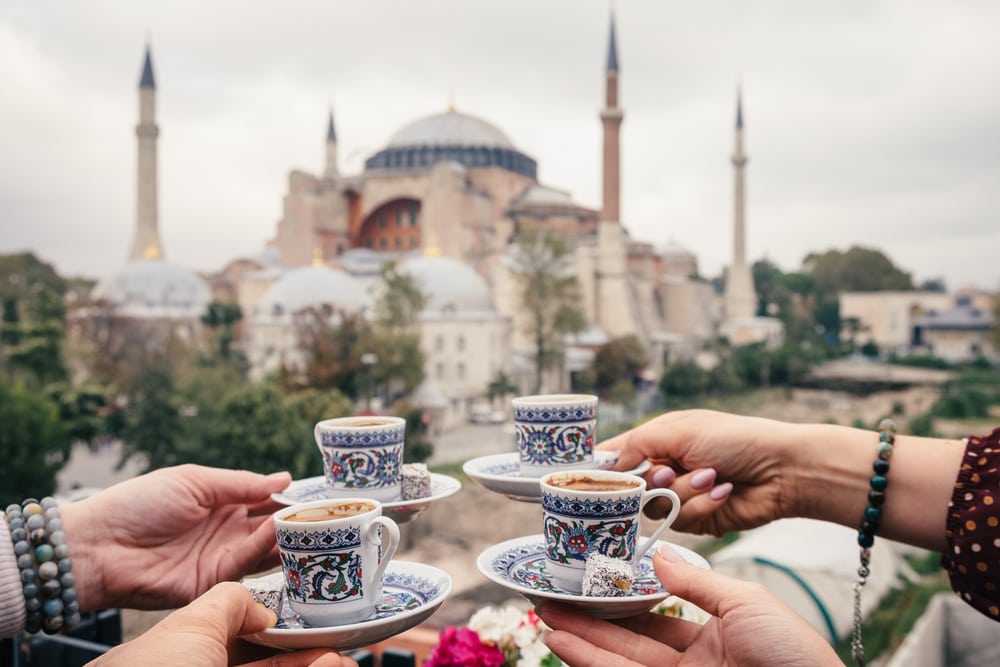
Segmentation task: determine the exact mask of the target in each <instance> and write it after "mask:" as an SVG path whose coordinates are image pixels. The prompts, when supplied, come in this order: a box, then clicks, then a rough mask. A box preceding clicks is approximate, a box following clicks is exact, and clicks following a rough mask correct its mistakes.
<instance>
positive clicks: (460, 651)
mask: <svg viewBox="0 0 1000 667" xmlns="http://www.w3.org/2000/svg"><path fill="white" fill-rule="evenodd" d="M503 663H504V657H503V653H501V652H500V649H498V648H497V647H496V646H490V645H487V644H484V643H482V642H481V641H480V640H479V635H478V634H477V633H476V631H475V630H470V629H469V628H455V627H453V626H450V625H449V626H448V627H447V628H445V629H444V630H442V631H441V636H440V638H439V639H438V645H437V646H436V647H434V652H433V653H431V655H430V657H428V658H427V660H425V661H424V665H423V667H500V666H501V665H502V664H503Z"/></svg>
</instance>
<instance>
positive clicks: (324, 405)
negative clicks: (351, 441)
mask: <svg viewBox="0 0 1000 667" xmlns="http://www.w3.org/2000/svg"><path fill="white" fill-rule="evenodd" d="M285 406H286V408H287V409H288V412H289V413H290V414H291V416H292V418H293V424H292V428H293V429H294V430H293V431H292V438H293V441H294V442H295V443H297V444H298V443H303V446H302V447H297V448H296V449H295V450H294V452H293V455H292V457H291V459H290V460H289V461H288V463H287V464H286V465H287V466H288V468H287V470H288V471H289V472H291V473H292V475H293V476H294V477H295V478H296V479H299V478H303V477H313V476H316V475H322V474H323V461H322V458H321V457H320V455H319V450H318V449H317V447H316V441H315V437H314V435H313V429H314V427H315V426H316V422H320V421H323V420H324V419H333V418H335V417H349V416H351V415H353V414H354V404H353V403H352V402H351V399H349V398H348V397H347V396H345V395H344V394H343V393H342V392H340V391H338V390H336V389H312V388H310V389H304V390H302V391H298V392H295V393H294V394H289V395H288V396H286V397H285ZM305 445H308V446H305ZM259 467H260V466H256V467H255V469H257V468H259Z"/></svg>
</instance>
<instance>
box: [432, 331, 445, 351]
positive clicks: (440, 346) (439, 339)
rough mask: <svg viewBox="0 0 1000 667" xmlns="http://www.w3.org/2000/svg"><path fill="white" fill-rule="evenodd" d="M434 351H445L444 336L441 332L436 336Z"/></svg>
mask: <svg viewBox="0 0 1000 667" xmlns="http://www.w3.org/2000/svg"><path fill="white" fill-rule="evenodd" d="M434 351H435V352H444V336H442V335H441V334H438V335H437V336H435V337H434Z"/></svg>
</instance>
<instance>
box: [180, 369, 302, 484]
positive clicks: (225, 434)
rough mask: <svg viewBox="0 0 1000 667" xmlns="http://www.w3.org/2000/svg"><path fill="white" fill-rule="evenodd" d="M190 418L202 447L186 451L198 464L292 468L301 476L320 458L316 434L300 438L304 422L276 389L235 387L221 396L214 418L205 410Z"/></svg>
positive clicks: (260, 385) (265, 469)
mask: <svg viewBox="0 0 1000 667" xmlns="http://www.w3.org/2000/svg"><path fill="white" fill-rule="evenodd" d="M191 419H192V423H191V428H190V429H189V430H188V433H189V437H190V438H192V440H191V441H190V442H191V444H194V443H195V442H196V443H197V444H198V446H197V448H196V449H194V450H193V451H190V449H191V448H188V447H186V448H185V449H188V450H189V455H190V456H191V458H192V459H193V460H192V462H193V463H200V464H202V465H209V466H217V467H222V468H236V469H239V468H250V469H252V470H254V471H256V472H262V473H270V472H275V471H278V470H288V471H289V472H291V473H292V475H293V476H300V475H302V474H303V473H304V472H305V470H306V468H307V467H308V465H309V463H310V462H317V459H318V458H319V454H318V451H317V448H316V444H315V442H314V441H313V439H312V437H311V434H310V437H309V438H307V439H306V438H303V437H302V436H301V433H302V430H303V429H302V424H301V421H300V420H297V419H296V418H295V415H294V414H293V413H292V411H290V410H288V409H287V408H286V406H285V402H284V397H283V396H282V394H281V392H280V391H279V390H278V388H277V387H275V386H274V385H270V384H263V383H257V384H244V385H240V386H236V387H233V388H231V389H230V390H229V391H228V392H226V394H225V395H223V396H222V397H221V401H220V405H219V407H218V411H217V414H215V415H212V418H211V419H206V418H204V417H203V416H202V413H201V412H200V411H199V413H198V415H197V417H194V418H191ZM185 453H188V452H185ZM315 469H316V468H313V471H315Z"/></svg>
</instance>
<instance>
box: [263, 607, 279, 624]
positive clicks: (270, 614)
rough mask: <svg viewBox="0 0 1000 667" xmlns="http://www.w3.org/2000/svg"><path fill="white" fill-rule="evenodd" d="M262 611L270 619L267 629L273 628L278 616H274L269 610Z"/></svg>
mask: <svg viewBox="0 0 1000 667" xmlns="http://www.w3.org/2000/svg"><path fill="white" fill-rule="evenodd" d="M264 611H266V612H267V615H268V616H270V617H271V621H270V622H269V623H268V624H267V627H269V628H273V627H274V626H275V625H277V624H278V615H277V614H275V613H274V612H273V611H271V610H270V609H265V610H264Z"/></svg>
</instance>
